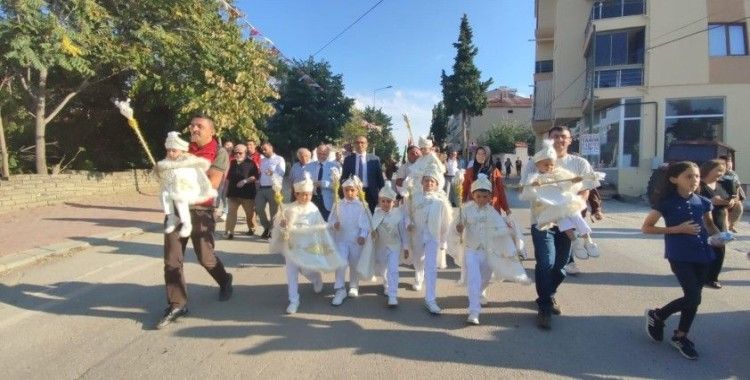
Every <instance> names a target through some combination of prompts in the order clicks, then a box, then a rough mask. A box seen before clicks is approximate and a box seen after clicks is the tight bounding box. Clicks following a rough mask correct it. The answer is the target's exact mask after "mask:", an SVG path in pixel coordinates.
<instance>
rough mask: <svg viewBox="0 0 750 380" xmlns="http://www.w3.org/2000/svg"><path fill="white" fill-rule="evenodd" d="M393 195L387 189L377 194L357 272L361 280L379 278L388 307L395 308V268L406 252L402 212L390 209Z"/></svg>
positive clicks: (396, 290) (407, 246)
mask: <svg viewBox="0 0 750 380" xmlns="http://www.w3.org/2000/svg"><path fill="white" fill-rule="evenodd" d="M396 197H397V194H396V192H395V191H394V190H393V188H391V187H390V186H387V185H386V186H384V187H383V188H382V189H380V193H378V207H376V208H375V212H374V213H373V216H372V226H373V232H372V235H371V236H372V240H373V241H372V243H373V244H372V245H371V246H370V248H371V249H368V246H367V245H366V246H365V249H364V250H363V251H362V256H361V257H360V262H359V266H358V267H357V271H358V272H359V274H360V275H362V276H364V277H365V278H366V277H368V276H372V275H373V274H374V275H376V276H380V277H381V278H383V294H385V296H386V297H388V306H389V307H395V306H397V305H398V265H399V261H400V253H401V252H402V251H403V252H405V253H407V254H408V252H409V237H408V235H407V232H406V224H407V221H406V219H405V215H404V212H402V208H400V207H394V205H395V203H396Z"/></svg>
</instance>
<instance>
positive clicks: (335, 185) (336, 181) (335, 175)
mask: <svg viewBox="0 0 750 380" xmlns="http://www.w3.org/2000/svg"><path fill="white" fill-rule="evenodd" d="M340 186H341V171H340V170H339V168H338V167H334V168H331V187H332V189H331V190H333V211H334V212H335V213H336V220H341V214H340V213H339V187H340Z"/></svg>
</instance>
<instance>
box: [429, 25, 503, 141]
mask: <svg viewBox="0 0 750 380" xmlns="http://www.w3.org/2000/svg"><path fill="white" fill-rule="evenodd" d="M471 39H472V31H471V26H469V18H468V17H466V14H464V16H463V17H462V18H461V27H460V29H459V33H458V42H454V43H453V46H454V47H455V48H456V59H455V62H454V63H453V74H452V75H446V74H445V70H443V72H442V74H441V80H440V83H441V84H442V86H443V103H444V104H445V109H446V111H447V112H448V114H450V115H458V117H460V120H461V130H462V131H463V140H464V150H466V148H467V146H468V140H469V136H468V131H467V129H466V124H467V120H468V118H469V117H471V116H479V115H481V114H482V110H483V109H484V107H485V106H486V105H487V97H486V96H485V92H486V91H487V88H489V86H490V85H491V84H492V78H490V79H488V80H487V81H484V82H482V81H481V79H480V76H481V74H482V73H481V72H480V71H479V69H478V68H477V67H476V65H474V57H475V56H476V55H477V52H478V51H479V49H477V48H476V47H475V46H474V44H473V43H472V41H471Z"/></svg>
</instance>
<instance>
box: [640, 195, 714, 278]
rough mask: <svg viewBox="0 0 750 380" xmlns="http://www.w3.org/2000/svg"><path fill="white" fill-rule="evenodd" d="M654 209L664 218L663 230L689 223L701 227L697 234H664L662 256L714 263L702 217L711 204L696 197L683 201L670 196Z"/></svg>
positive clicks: (700, 197) (709, 209)
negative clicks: (665, 227) (688, 221)
mask: <svg viewBox="0 0 750 380" xmlns="http://www.w3.org/2000/svg"><path fill="white" fill-rule="evenodd" d="M654 210H656V211H659V212H660V213H661V215H662V216H663V217H664V223H665V224H666V226H667V227H672V226H677V225H680V224H682V223H683V222H685V221H687V220H692V221H693V222H694V223H695V224H697V225H699V226H700V227H701V231H700V233H699V234H698V235H688V234H665V235H664V257H666V258H667V259H669V260H672V261H683V262H689V263H709V262H711V261H713V260H714V258H715V256H714V251H713V249H711V246H710V245H708V230H706V225H705V224H704V223H703V215H704V214H705V213H707V212H710V211H711V201H710V200H708V198H705V197H702V196H700V195H697V194H690V196H689V197H687V198H683V197H682V196H681V195H679V194H677V193H674V194H672V195H670V196H668V197H666V198H664V199H663V200H662V201H661V202H660V203H659V205H658V206H656V207H654Z"/></svg>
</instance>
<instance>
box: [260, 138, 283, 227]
mask: <svg viewBox="0 0 750 380" xmlns="http://www.w3.org/2000/svg"><path fill="white" fill-rule="evenodd" d="M260 151H261V153H262V154H263V155H262V156H261V158H260V179H259V180H258V192H257V193H256V195H255V213H256V214H258V219H260V224H261V225H262V226H263V229H264V231H263V235H261V236H260V237H261V238H262V239H268V238H270V237H271V220H272V219H273V217H274V215H276V211H278V209H279V205H278V204H276V201H275V200H274V196H273V195H274V194H273V189H272V188H271V184H272V183H273V181H272V178H273V176H274V175H277V176H279V177H284V173H285V172H286V161H285V160H284V157H281V156H279V155H277V154H275V153H274V152H273V145H271V143H269V142H265V143H263V144H262V145H261V146H260ZM266 205H268V206H269V209H270V211H271V216H270V218H269V217H268V215H267V214H266Z"/></svg>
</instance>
